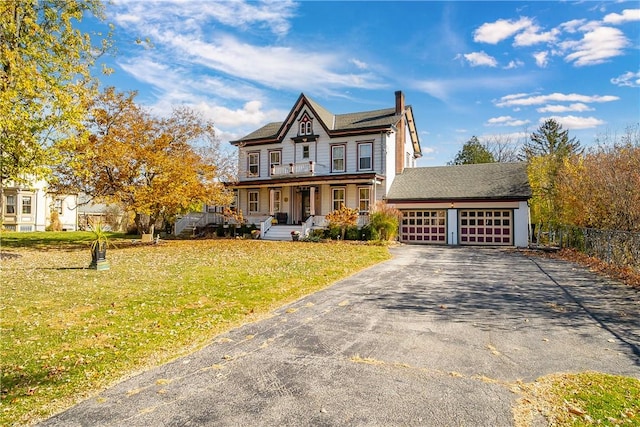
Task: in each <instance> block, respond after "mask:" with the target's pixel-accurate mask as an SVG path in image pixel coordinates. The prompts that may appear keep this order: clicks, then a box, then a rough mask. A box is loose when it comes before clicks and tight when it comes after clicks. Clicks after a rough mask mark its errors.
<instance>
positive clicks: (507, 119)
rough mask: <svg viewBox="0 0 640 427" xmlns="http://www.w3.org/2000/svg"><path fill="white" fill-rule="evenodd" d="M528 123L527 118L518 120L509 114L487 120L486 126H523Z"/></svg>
mask: <svg viewBox="0 0 640 427" xmlns="http://www.w3.org/2000/svg"><path fill="white" fill-rule="evenodd" d="M528 123H530V121H529V120H518V119H514V118H513V117H511V116H500V117H494V118H491V119H489V120H487V123H486V126H523V125H526V124H528Z"/></svg>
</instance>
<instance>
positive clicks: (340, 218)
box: [325, 203, 359, 240]
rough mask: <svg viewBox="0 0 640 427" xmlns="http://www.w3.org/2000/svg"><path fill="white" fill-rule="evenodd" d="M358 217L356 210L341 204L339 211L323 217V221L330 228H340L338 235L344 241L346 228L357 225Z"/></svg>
mask: <svg viewBox="0 0 640 427" xmlns="http://www.w3.org/2000/svg"><path fill="white" fill-rule="evenodd" d="M358 215H359V211H358V209H356V208H348V207H346V206H345V205H344V203H342V205H341V206H340V209H336V210H334V211H331V212H329V213H328V214H327V215H326V216H325V219H326V220H327V222H329V225H330V226H335V227H338V228H340V235H341V238H342V240H344V236H345V234H346V232H347V228H348V227H353V226H354V225H357V224H358Z"/></svg>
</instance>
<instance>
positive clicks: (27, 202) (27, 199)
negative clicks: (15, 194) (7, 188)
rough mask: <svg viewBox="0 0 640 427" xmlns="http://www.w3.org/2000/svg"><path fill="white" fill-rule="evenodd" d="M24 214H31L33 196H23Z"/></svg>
mask: <svg viewBox="0 0 640 427" xmlns="http://www.w3.org/2000/svg"><path fill="white" fill-rule="evenodd" d="M22 213H23V214H26V215H30V214H31V196H22Z"/></svg>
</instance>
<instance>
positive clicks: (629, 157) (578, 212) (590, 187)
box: [558, 140, 640, 232]
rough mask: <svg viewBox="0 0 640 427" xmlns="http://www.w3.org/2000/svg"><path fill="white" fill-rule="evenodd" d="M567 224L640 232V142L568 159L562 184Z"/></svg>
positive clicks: (563, 214) (561, 177) (563, 212)
mask: <svg viewBox="0 0 640 427" xmlns="http://www.w3.org/2000/svg"><path fill="white" fill-rule="evenodd" d="M558 193H559V199H560V200H561V206H560V211H561V213H562V216H563V218H562V219H563V223H565V224H569V225H576V226H579V227H591V228H598V229H608V230H623V231H632V232H639V231H640V143H639V142H638V141H637V140H636V141H635V142H628V143H624V144H619V143H618V144H614V145H611V146H600V147H598V148H596V149H594V150H592V151H591V152H589V153H588V154H586V155H584V156H572V157H569V158H567V159H565V161H564V164H563V166H562V169H561V173H560V175H559V181H558Z"/></svg>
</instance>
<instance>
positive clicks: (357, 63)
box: [349, 58, 369, 70]
mask: <svg viewBox="0 0 640 427" xmlns="http://www.w3.org/2000/svg"><path fill="white" fill-rule="evenodd" d="M349 62H351V63H352V64H353V65H355V66H356V67H358V69H360V70H366V69H368V68H369V65H368V64H367V63H366V62H363V61H360V60H358V59H355V58H353V59H351V60H350V61H349Z"/></svg>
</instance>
